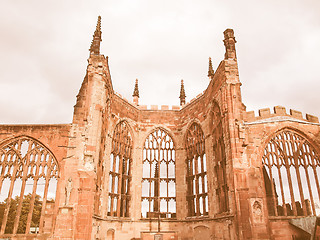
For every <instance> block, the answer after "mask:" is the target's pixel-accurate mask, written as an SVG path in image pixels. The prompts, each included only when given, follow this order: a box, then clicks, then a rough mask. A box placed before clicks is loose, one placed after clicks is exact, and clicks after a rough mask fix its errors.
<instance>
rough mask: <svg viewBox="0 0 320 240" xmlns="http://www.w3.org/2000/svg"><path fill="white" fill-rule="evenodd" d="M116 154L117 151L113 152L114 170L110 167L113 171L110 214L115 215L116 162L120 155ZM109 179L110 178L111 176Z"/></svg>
mask: <svg viewBox="0 0 320 240" xmlns="http://www.w3.org/2000/svg"><path fill="white" fill-rule="evenodd" d="M114 144H117V143H114ZM115 154H117V153H115V152H113V154H112V170H111V169H110V171H111V173H110V175H111V189H110V198H111V202H110V216H113V215H114V213H113V209H114V206H113V204H114V198H115V196H114V185H115V184H114V183H115V177H116V174H115V168H116V163H117V160H116V159H117V157H118V156H119V155H115ZM109 180H110V178H109Z"/></svg>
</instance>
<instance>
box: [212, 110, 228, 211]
mask: <svg viewBox="0 0 320 240" xmlns="http://www.w3.org/2000/svg"><path fill="white" fill-rule="evenodd" d="M216 113H217V114H216V119H215V121H214V122H215V124H214V125H213V131H212V141H213V160H214V165H215V167H214V170H215V171H214V172H215V175H216V179H217V183H216V196H217V201H218V204H217V205H218V209H217V210H218V213H223V212H227V211H228V209H229V200H228V185H227V174H226V150H225V145H224V139H223V131H222V122H221V117H220V112H219V111H216Z"/></svg>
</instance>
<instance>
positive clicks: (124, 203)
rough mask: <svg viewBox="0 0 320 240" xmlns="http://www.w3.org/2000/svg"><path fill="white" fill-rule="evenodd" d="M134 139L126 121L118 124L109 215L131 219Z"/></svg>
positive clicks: (112, 156) (113, 153)
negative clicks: (130, 203) (130, 202)
mask: <svg viewBox="0 0 320 240" xmlns="http://www.w3.org/2000/svg"><path fill="white" fill-rule="evenodd" d="M131 163H132V137H131V134H130V131H129V127H128V125H127V123H126V122H125V121H122V122H120V123H118V124H117V126H116V127H115V130H114V134H113V138H112V150H111V154H110V172H109V201H108V215H109V216H114V217H129V201H130V181H131Z"/></svg>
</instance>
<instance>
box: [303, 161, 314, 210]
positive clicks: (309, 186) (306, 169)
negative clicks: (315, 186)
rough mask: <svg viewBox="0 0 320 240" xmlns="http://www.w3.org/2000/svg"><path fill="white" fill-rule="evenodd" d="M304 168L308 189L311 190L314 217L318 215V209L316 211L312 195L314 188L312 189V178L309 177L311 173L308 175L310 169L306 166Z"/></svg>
mask: <svg viewBox="0 0 320 240" xmlns="http://www.w3.org/2000/svg"><path fill="white" fill-rule="evenodd" d="M303 168H304V171H305V172H306V178H307V184H308V189H309V194H310V200H311V207H312V212H313V214H314V215H316V209H315V205H314V200H313V194H312V188H311V184H310V177H309V173H308V168H307V167H306V166H303ZM307 215H308V212H307Z"/></svg>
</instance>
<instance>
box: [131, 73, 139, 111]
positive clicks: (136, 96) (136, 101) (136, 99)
mask: <svg viewBox="0 0 320 240" xmlns="http://www.w3.org/2000/svg"><path fill="white" fill-rule="evenodd" d="M132 97H133V103H134V104H135V105H137V106H138V105H139V87H138V79H136V84H135V85H134V90H133V94H132Z"/></svg>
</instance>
